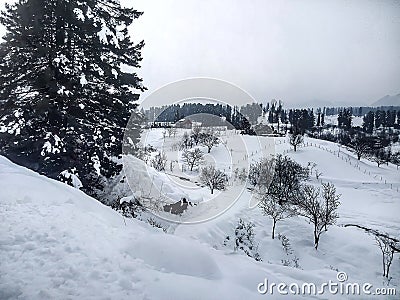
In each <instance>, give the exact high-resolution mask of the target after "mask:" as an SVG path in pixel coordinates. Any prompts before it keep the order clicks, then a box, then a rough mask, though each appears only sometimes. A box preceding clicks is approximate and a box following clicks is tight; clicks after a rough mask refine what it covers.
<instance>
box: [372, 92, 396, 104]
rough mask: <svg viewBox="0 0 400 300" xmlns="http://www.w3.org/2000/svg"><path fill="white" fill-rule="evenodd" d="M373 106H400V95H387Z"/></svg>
mask: <svg viewBox="0 0 400 300" xmlns="http://www.w3.org/2000/svg"><path fill="white" fill-rule="evenodd" d="M371 106H400V94H397V95H393V96H391V95H386V96H385V97H382V98H381V99H379V100H377V101H375V102H374V103H372V104H371Z"/></svg>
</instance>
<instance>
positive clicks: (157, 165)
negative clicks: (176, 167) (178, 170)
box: [151, 152, 167, 171]
mask: <svg viewBox="0 0 400 300" xmlns="http://www.w3.org/2000/svg"><path fill="white" fill-rule="evenodd" d="M151 165H152V167H153V168H154V169H156V170H157V171H165V166H166V165H167V155H166V154H165V153H164V152H159V153H157V155H156V156H154V158H153V159H152V161H151Z"/></svg>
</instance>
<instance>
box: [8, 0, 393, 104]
mask: <svg viewBox="0 0 400 300" xmlns="http://www.w3.org/2000/svg"><path fill="white" fill-rule="evenodd" d="M0 2H1V3H2V4H3V3H4V2H5V1H4V0H0ZM121 2H122V3H123V4H124V5H127V6H132V7H134V8H136V9H138V10H142V11H144V15H143V16H142V17H141V18H140V19H139V20H137V21H136V22H135V23H134V26H133V28H132V35H133V38H134V40H136V41H139V40H141V39H144V40H145V43H146V46H145V48H144V50H143V62H142V69H141V70H139V71H138V73H139V74H140V75H141V76H142V77H143V78H144V83H145V85H146V86H147V87H148V88H149V91H148V92H146V94H145V95H144V96H146V95H148V94H149V93H150V92H151V91H153V90H155V89H157V88H159V87H160V86H163V85H165V84H167V83H169V82H172V81H176V80H180V79H183V78H187V77H197V76H201V77H212V78H218V79H222V80H227V81H229V82H232V83H234V84H236V85H238V86H240V87H241V88H243V89H245V90H246V91H247V92H249V93H250V94H251V95H253V96H254V97H255V98H256V99H257V100H260V101H261V100H262V101H266V100H270V99H272V98H276V99H282V100H283V101H284V102H285V103H286V104H288V105H295V104H296V103H302V102H309V101H314V100H322V101H331V102H336V101H337V102H346V103H348V104H355V105H358V104H360V105H361V104H370V103H371V102H373V101H374V100H377V99H378V98H380V97H382V96H384V95H386V94H398V93H400V1H389V0H388V1H368V0H359V1H345V0H335V1H317V0H314V1H296V0H292V1H289V0H283V1H282V0H281V1H270V0H251V1H239V0H136V1H131V0H121ZM0 30H1V29H0ZM2 32H3V31H1V33H2Z"/></svg>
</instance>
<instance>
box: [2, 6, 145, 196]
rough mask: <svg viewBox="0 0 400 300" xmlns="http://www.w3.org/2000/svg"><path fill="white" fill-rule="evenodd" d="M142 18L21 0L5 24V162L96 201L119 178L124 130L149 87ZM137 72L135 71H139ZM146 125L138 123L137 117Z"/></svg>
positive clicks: (108, 9)
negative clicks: (138, 22) (143, 72)
mask: <svg viewBox="0 0 400 300" xmlns="http://www.w3.org/2000/svg"><path fill="white" fill-rule="evenodd" d="M141 14H142V13H141V12H138V11H136V10H134V9H130V8H122V7H121V5H120V3H119V1H118V0H19V1H18V2H17V3H16V4H13V5H6V9H5V11H4V12H3V13H2V15H1V18H0V22H1V23H2V24H3V25H4V26H5V27H6V29H7V32H6V35H5V37H4V42H2V43H1V44H0V128H1V129H0V154H1V155H4V156H6V157H8V158H10V159H11V160H13V161H15V162H16V163H18V164H21V165H24V166H27V167H29V168H31V169H33V170H36V171H38V172H40V173H43V174H46V175H47V176H50V177H52V178H59V179H62V180H69V179H70V178H71V174H73V175H74V176H75V178H76V177H77V178H79V179H80V181H81V183H82V184H83V188H82V189H83V190H84V191H85V192H87V193H88V194H91V195H95V196H96V195H98V194H99V193H101V190H102V189H103V188H104V186H105V185H106V182H107V180H109V178H111V177H113V176H115V175H116V174H119V173H120V171H121V169H122V166H121V163H120V162H119V161H118V158H119V157H120V155H121V148H122V147H121V143H122V139H123V134H124V128H125V126H126V124H127V122H128V119H129V117H130V115H131V114H132V113H135V112H134V109H135V107H136V104H135V101H136V100H137V99H138V97H139V95H138V92H140V91H143V90H144V89H145V88H144V87H143V85H142V79H141V78H139V77H138V76H137V74H136V73H129V72H126V71H124V70H126V69H128V68H123V69H122V68H121V66H127V67H132V68H137V67H139V63H140V61H141V59H142V58H141V49H142V47H143V46H144V43H143V41H142V42H139V43H137V44H135V43H134V42H133V41H132V40H131V38H130V34H128V27H129V26H130V25H131V24H132V22H133V21H134V19H136V18H138V17H139V16H140V15H141ZM132 68H131V69H132ZM138 119H139V118H138Z"/></svg>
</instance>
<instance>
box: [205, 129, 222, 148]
mask: <svg viewBox="0 0 400 300" xmlns="http://www.w3.org/2000/svg"><path fill="white" fill-rule="evenodd" d="M201 143H202V144H203V145H204V146H206V147H207V150H208V153H210V152H211V149H212V147H214V146H216V145H218V144H219V138H218V136H217V134H216V133H215V132H213V131H212V130H210V131H208V132H205V133H202V134H201Z"/></svg>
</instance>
